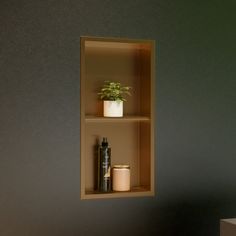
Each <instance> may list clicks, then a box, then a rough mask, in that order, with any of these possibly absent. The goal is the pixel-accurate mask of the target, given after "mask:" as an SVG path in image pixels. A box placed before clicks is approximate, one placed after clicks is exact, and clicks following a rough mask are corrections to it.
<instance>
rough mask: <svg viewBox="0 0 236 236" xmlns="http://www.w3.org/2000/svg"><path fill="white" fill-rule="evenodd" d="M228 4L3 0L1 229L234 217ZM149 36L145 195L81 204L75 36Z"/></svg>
mask: <svg viewBox="0 0 236 236" xmlns="http://www.w3.org/2000/svg"><path fill="white" fill-rule="evenodd" d="M235 8H236V3H235V1H230V0H226V1H218V0H216V1H209V0H208V1H170V0H148V1H147V0H136V1H133V0H125V1H121V0H118V1H108V0H100V1H98V0H97V1H96V0H93V1H92V0H68V1H64V0H57V1H55V0H45V1H24V0H1V2H0V235H1V236H16V235H17V236H100V235H103V236H108V235H113V236H122V235H136V236H139V235H140V236H141V235H150V236H153V235H157V236H178V235H180V236H184V235H187V236H195V235H196V236H200V235H201V236H202V235H208V236H215V235H219V219H220V218H232V217H235V216H236V171H235V169H236V151H235V146H236V96H235V94H236V92H235V91H236V44H235V41H236V27H235V23H236V16H235ZM82 35H89V36H104V37H124V38H126V37H128V38H143V39H154V40H156V42H157V52H156V54H157V64H156V94H157V96H156V106H157V129H156V146H157V152H156V158H157V162H156V188H157V194H156V196H155V197H154V198H128V199H109V200H92V201H90V200H88V201H81V200H80V146H79V143H80V130H79V121H80V116H79V103H80V100H79V95H80V94H79V79H80V36H82Z"/></svg>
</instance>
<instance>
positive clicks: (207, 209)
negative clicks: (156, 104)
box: [148, 196, 236, 236]
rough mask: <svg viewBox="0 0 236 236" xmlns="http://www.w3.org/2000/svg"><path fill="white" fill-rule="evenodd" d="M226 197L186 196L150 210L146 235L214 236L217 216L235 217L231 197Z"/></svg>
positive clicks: (218, 228) (217, 222)
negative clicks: (148, 230)
mask: <svg viewBox="0 0 236 236" xmlns="http://www.w3.org/2000/svg"><path fill="white" fill-rule="evenodd" d="M235 197H236V196H235ZM226 198H227V196H226V197H225V198H224V197H222V198H221V199H214V198H212V197H207V196H206V198H200V199H199V198H197V197H196V196H195V197H193V196H189V197H188V198H187V199H181V200H179V201H176V202H172V203H170V204H169V205H167V204H166V205H165V206H161V207H159V208H158V207H157V208H155V209H152V210H151V212H150V218H149V220H150V221H149V223H150V232H149V233H148V235H163V236H185V235H186V236H199V235H207V236H217V235H219V234H220V219H222V218H232V217H235V216H236V212H235V211H234V210H235V209H234V207H233V206H234V205H235V203H234V200H233V199H226ZM189 199H191V201H190V200H189ZM194 199H195V200H194ZM234 199H236V198H234ZM154 225H156V227H155V228H153V226H154ZM151 227H152V228H151ZM148 228H149V227H148Z"/></svg>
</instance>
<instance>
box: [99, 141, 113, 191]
mask: <svg viewBox="0 0 236 236" xmlns="http://www.w3.org/2000/svg"><path fill="white" fill-rule="evenodd" d="M98 154H99V156H98V190H99V191H100V192H109V191H111V148H110V147H109V145H108V142H107V138H103V140H102V144H101V146H100V147H99V152H98Z"/></svg>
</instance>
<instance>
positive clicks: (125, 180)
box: [112, 165, 130, 191]
mask: <svg viewBox="0 0 236 236" xmlns="http://www.w3.org/2000/svg"><path fill="white" fill-rule="evenodd" d="M112 189H113V191H129V190H130V167H129V165H114V166H113V169H112Z"/></svg>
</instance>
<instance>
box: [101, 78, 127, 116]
mask: <svg viewBox="0 0 236 236" xmlns="http://www.w3.org/2000/svg"><path fill="white" fill-rule="evenodd" d="M130 89H131V87H129V86H122V85H121V83H119V82H112V81H104V84H103V87H102V88H101V90H100V92H99V93H98V95H99V96H100V99H101V100H103V115H104V116H105V117H122V116H123V102H124V101H126V99H125V98H124V96H125V95H129V96H130V95H131V94H130V91H129V90H130Z"/></svg>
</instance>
